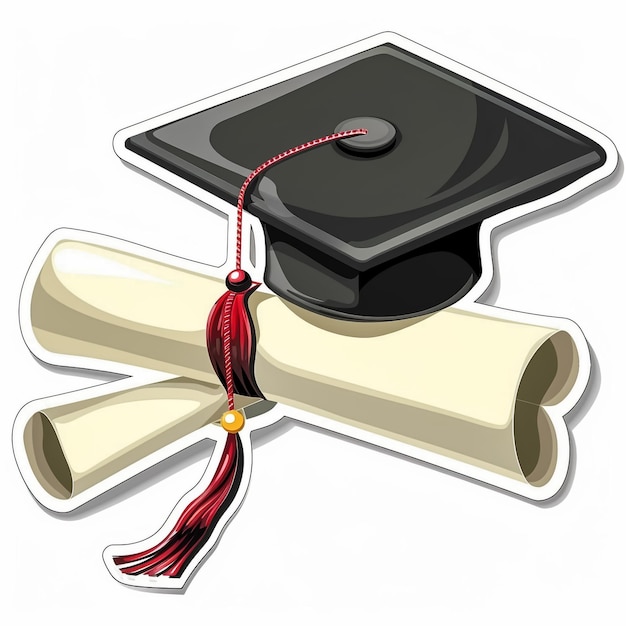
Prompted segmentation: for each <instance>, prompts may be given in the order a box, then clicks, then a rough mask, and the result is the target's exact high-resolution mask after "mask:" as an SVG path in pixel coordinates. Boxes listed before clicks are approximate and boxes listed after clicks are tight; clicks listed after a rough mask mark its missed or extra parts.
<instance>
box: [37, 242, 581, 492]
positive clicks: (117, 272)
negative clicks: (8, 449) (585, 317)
mask: <svg viewBox="0 0 626 626" xmlns="http://www.w3.org/2000/svg"><path fill="white" fill-rule="evenodd" d="M223 292H224V286H223V282H222V281H220V280H219V279H217V278H213V277H210V276H207V275H204V274H202V273H200V272H196V271H192V270H189V269H183V268H180V267H176V265H175V262H173V264H169V263H167V262H163V261H160V260H153V259H149V258H144V257H142V256H139V255H136V254H132V253H128V252H123V251H119V250H115V249H112V248H108V247H106V246H102V245H97V244H93V243H85V242H78V241H72V240H62V241H60V242H58V243H57V244H56V245H55V247H54V248H53V249H52V251H51V253H50V254H49V256H48V257H47V258H46V260H45V262H44V263H43V265H42V267H41V271H40V272H39V274H38V276H37V278H36V280H35V281H34V284H33V293H32V298H31V301H30V306H31V309H30V323H31V324H32V331H33V334H34V337H35V338H36V340H37V341H38V342H39V344H40V345H41V346H42V347H43V348H44V349H45V350H47V351H48V352H51V353H58V354H71V355H76V356H81V357H87V358H90V359H101V360H103V361H105V362H111V361H115V362H118V363H124V364H128V365H131V366H135V367H145V368H150V369H154V370H159V371H163V372H167V373H169V374H172V375H177V376H184V377H187V378H189V379H194V380H198V381H202V382H204V383H209V384H213V385H217V384H219V381H218V378H217V376H216V374H215V373H214V371H213V369H212V367H211V362H210V360H209V357H208V355H207V349H206V344H205V341H206V340H205V325H206V319H207V315H208V313H209V311H210V309H211V307H212V305H213V303H214V302H215V301H216V300H217V299H218V298H219V296H220V295H221V294H222V293H223ZM249 304H250V310H251V312H252V316H253V319H254V324H255V328H256V333H257V354H256V361H255V375H256V380H257V382H258V384H259V386H260V388H261V389H262V391H263V393H264V395H265V397H266V398H267V399H269V400H273V401H278V402H282V403H284V404H287V405H290V406H293V407H296V408H298V409H303V410H306V411H311V412H313V413H316V414H322V415H324V416H326V417H329V418H332V419H333V420H336V421H338V422H341V423H344V424H347V425H350V426H355V427H358V428H360V429H364V430H366V431H369V432H372V433H376V434H379V435H382V436H384V437H386V438H390V439H393V440H396V441H400V442H403V443H406V444H409V445H413V446H418V447H420V448H422V449H424V450H429V451H432V452H434V453H436V454H439V455H443V456H446V457H449V458H452V459H457V460H458V461H461V462H463V463H468V464H471V465H473V466H476V467H479V468H482V469H484V470H487V471H489V472H495V473H496V474H499V475H502V476H506V477H509V478H513V479H514V480H517V481H521V482H523V483H525V484H527V485H532V486H541V485H544V484H545V483H546V482H548V481H549V480H550V479H551V477H552V475H553V473H554V468H555V464H556V462H557V457H558V454H559V452H558V450H557V437H556V436H555V430H554V424H553V422H552V421H551V419H550V417H549V415H548V413H547V412H546V409H545V407H549V406H550V405H553V404H557V403H559V402H560V401H561V400H562V399H563V398H565V396H567V394H568V392H569V391H570V390H571V388H572V386H573V385H574V382H575V381H576V378H577V373H578V365H579V363H578V354H577V350H576V344H575V342H574V340H573V339H572V337H571V336H570V335H569V334H568V333H567V332H564V331H563V330H561V329H559V328H550V327H546V326H542V325H535V324H526V323H521V322H519V321H512V320H510V319H507V318H505V317H502V318H499V317H497V316H496V315H495V312H496V311H497V309H493V308H491V307H480V308H478V307H477V308H476V309H473V310H463V309H460V308H459V309H456V308H449V309H446V310H443V311H440V312H438V313H435V314H432V315H427V316H423V317H419V318H414V319H410V320H401V321H392V322H347V321H339V320H335V319H331V318H326V317H322V316H319V315H316V314H313V313H309V312H306V311H304V310H302V309H299V308H298V307H295V306H292V305H289V304H287V303H285V302H284V301H282V300H281V299H279V298H277V297H275V296H272V295H270V294H267V293H261V292H259V291H257V292H255V293H254V294H253V295H252V296H251V298H250V303H249ZM483 311H484V312H483Z"/></svg>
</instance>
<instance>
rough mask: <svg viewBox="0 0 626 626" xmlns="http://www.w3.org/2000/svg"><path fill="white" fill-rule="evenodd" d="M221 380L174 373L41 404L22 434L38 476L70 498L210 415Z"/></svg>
mask: <svg viewBox="0 0 626 626" xmlns="http://www.w3.org/2000/svg"><path fill="white" fill-rule="evenodd" d="M225 409H226V396H225V393H224V390H223V389H222V387H221V386H219V387H218V386H216V385H207V384H203V383H200V382H198V381H194V380H189V379H184V378H177V379H172V380H166V381H160V382H155V383H153V384H149V385H143V386H140V387H136V388H133V389H126V390H122V391H116V392H113V393H109V394H106V395H102V396H100V397H97V398H89V399H85V400H80V401H77V402H72V403H68V404H64V405H61V406H50V407H47V408H41V409H39V410H38V411H35V412H33V413H32V414H31V416H30V418H29V419H28V420H27V421H26V424H25V427H24V433H23V440H24V451H25V453H26V457H27V459H28V462H29V464H30V468H31V470H32V473H33V475H34V477H35V478H36V480H37V482H38V483H39V484H40V485H41V486H42V487H43V488H44V489H45V491H46V492H47V493H49V494H50V495H51V496H53V497H54V498H58V499H61V500H67V499H69V498H73V497H75V496H76V495H78V494H81V493H83V492H84V491H85V490H87V489H89V488H90V487H93V486H94V485H96V484H98V483H100V482H101V481H103V480H105V479H107V478H109V477H110V476H113V475H114V474H115V473H116V472H119V471H121V470H123V469H125V468H127V467H129V466H131V465H132V464H133V463H135V462H137V461H139V460H141V459H143V458H145V457H147V456H148V455H150V454H152V453H154V452H156V451H157V450H160V449H161V448H163V447H165V446H167V445H169V444H170V443H172V442H174V441H175V440H177V439H179V438H181V437H183V436H185V435H187V434H190V433H192V432H194V431H196V430H197V429H199V428H201V427H202V426H204V425H206V424H208V423H210V422H212V421H213V420H215V419H216V418H219V415H220V414H221V412H222V411H224V410H225Z"/></svg>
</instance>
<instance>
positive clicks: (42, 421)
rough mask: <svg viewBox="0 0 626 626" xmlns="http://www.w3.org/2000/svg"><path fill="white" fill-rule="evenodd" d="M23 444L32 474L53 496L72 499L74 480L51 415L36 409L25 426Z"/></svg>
mask: <svg viewBox="0 0 626 626" xmlns="http://www.w3.org/2000/svg"><path fill="white" fill-rule="evenodd" d="M24 448H25V450H26V456H27V458H28V462H29V463H30V467H31V469H32V471H33V474H34V476H35V478H36V479H37V481H38V482H39V484H40V485H41V486H42V487H43V488H44V489H45V490H46V491H47V492H48V493H49V494H50V495H51V496H53V497H55V498H59V499H61V500H69V499H70V498H71V497H72V495H73V491H74V480H73V478H72V472H71V470H70V468H69V465H68V463H67V460H66V459H65V454H64V453H63V448H62V447H61V442H60V441H59V438H58V436H57V433H56V431H55V429H54V427H53V425H52V422H51V421H50V419H49V418H48V416H47V415H46V414H45V413H43V412H41V411H37V413H34V414H33V416H32V417H31V418H30V419H29V420H28V422H27V423H26V426H25V428H24Z"/></svg>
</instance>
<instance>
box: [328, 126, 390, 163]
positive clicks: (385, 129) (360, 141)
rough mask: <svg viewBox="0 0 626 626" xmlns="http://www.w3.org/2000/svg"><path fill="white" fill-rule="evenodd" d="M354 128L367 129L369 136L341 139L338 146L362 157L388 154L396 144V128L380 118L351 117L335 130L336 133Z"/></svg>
mask: <svg viewBox="0 0 626 626" xmlns="http://www.w3.org/2000/svg"><path fill="white" fill-rule="evenodd" d="M354 128H367V135H356V136H354V137H347V138H346V139H340V140H339V141H338V142H337V144H338V145H339V146H340V147H341V148H343V149H344V150H346V151H347V152H352V153H354V154H358V155H360V156H368V155H372V156H373V155H376V154H381V153H382V152H387V151H388V150H391V148H393V146H394V144H395V143H396V127H395V126H394V125H393V124H391V123H390V122H388V121H387V120H383V119H381V118H380V117H351V118H350V119H349V120H345V121H343V122H341V124H339V126H337V128H335V132H336V133H340V132H341V131H343V130H352V129H354Z"/></svg>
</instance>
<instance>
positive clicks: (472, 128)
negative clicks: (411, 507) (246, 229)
mask: <svg viewBox="0 0 626 626" xmlns="http://www.w3.org/2000/svg"><path fill="white" fill-rule="evenodd" d="M388 39H391V40H394V37H389V38H388ZM395 40H396V41H397V40H400V41H403V40H401V39H400V38H397V37H395ZM484 82H488V79H486V80H485V81H484ZM519 95H521V94H519ZM361 127H363V128H366V129H367V130H368V133H367V135H360V136H353V137H350V138H346V139H343V140H340V141H337V142H332V143H329V144H327V145H322V146H320V147H318V148H316V149H315V150H309V151H306V152H305V153H302V154H301V155H298V156H297V157H295V158H292V159H286V160H284V161H283V162H281V163H278V164H276V165H274V166H273V167H272V169H271V170H270V171H268V172H266V173H265V174H264V175H263V176H262V177H260V178H259V179H258V182H257V183H256V186H254V188H252V189H251V192H252V193H251V197H250V199H249V201H248V202H247V204H246V210H247V211H249V212H250V213H251V214H253V215H255V216H257V217H258V218H259V219H260V220H261V222H262V224H263V229H264V232H265V239H266V250H267V259H266V269H265V278H264V280H265V282H266V284H267V285H268V286H269V287H270V288H271V289H272V290H273V291H274V292H275V293H277V294H278V295H280V296H281V297H283V298H285V299H286V300H289V301H291V302H293V303H295V304H297V305H299V306H301V307H304V308H305V309H308V310H311V311H315V312H318V313H322V314H325V315H329V316H332V317H338V318H345V319H355V320H385V319H398V318H403V317H411V316H414V315H418V314H424V313H428V312H432V311H435V310H438V309H441V308H443V307H445V306H448V305H450V304H452V303H454V302H455V301H457V300H459V299H460V298H461V297H462V296H464V295H465V294H466V293H467V292H468V291H469V290H470V289H471V288H472V286H473V285H474V284H475V283H476V281H477V280H478V278H479V277H480V274H481V259H480V252H479V245H478V231H479V228H480V225H481V223H482V221H483V220H484V219H486V218H488V217H491V216H493V215H495V214H497V213H500V212H502V211H505V210H506V209H509V208H511V207H514V206H519V205H522V204H526V203H529V202H531V201H533V200H537V199H539V198H542V197H545V196H547V195H550V194H552V193H554V192H555V191H558V190H560V189H562V188H564V187H566V186H568V185H570V184H571V183H573V182H574V181H576V180H578V179H580V178H581V177H583V176H585V175H586V174H588V173H590V172H592V171H594V170H597V169H599V168H601V167H602V165H603V164H604V163H605V161H606V159H607V156H606V153H605V150H604V149H603V148H602V147H601V146H600V145H599V144H598V143H597V142H596V141H594V140H593V139H591V138H590V137H588V136H586V135H584V134H582V133H581V132H578V131H577V130H575V129H574V128H571V127H569V126H567V125H565V124H564V123H562V122H560V121H557V120H556V119H552V118H550V117H548V116H547V115H545V114H544V113H542V112H539V111H537V110H533V109H532V108H530V107H529V106H527V105H525V104H522V103H521V102H516V101H515V100H513V99H512V98H511V97H509V96H508V95H503V94H502V93H498V92H496V91H495V90H493V89H492V88H489V87H487V86H485V85H483V84H480V83H479V82H477V80H475V79H470V78H467V77H465V76H462V75H460V74H458V73H455V72H454V71H451V70H450V69H448V68H446V67H442V66H439V65H437V64H435V63H434V62H433V61H432V60H429V59H427V58H422V57H420V56H418V55H417V54H415V53H414V52H411V51H409V50H405V49H402V48H401V47H399V46H398V45H396V44H394V43H388V42H387V43H381V44H379V45H374V46H373V47H371V48H368V49H365V50H362V51H361V52H358V53H355V54H351V55H348V56H346V57H345V58H340V59H338V60H334V61H333V62H330V63H328V64H326V65H322V66H321V67H317V68H315V69H311V70H310V71H306V72H304V73H301V74H297V75H295V76H292V77H291V78H289V79H287V80H283V81H280V82H276V83H275V84H272V85H270V86H267V87H265V88H262V89H258V90H255V91H252V92H250V93H247V94H245V95H243V96H241V97H236V98H233V99H231V100H228V101H225V102H222V103H220V104H218V105H216V106H210V107H209V108H206V109H203V110H199V111H197V112H195V113H193V114H191V115H186V116H185V117H182V118H181V119H175V120H174V121H171V122H169V123H166V124H164V125H159V126H158V127H155V128H150V129H149V130H146V131H143V132H141V133H139V134H136V135H133V136H130V137H128V138H127V139H126V144H125V146H126V149H127V150H129V151H131V152H133V153H135V154H137V155H139V156H141V157H142V158H144V159H147V160H149V161H152V162H153V163H155V164H157V165H158V166H160V167H161V168H164V169H166V170H169V171H170V172H172V173H173V174H175V175H176V176H178V177H181V178H183V179H185V180H187V181H189V182H190V183H192V184H193V185H195V186H198V187H200V188H202V189H203V190H206V191H208V192H209V193H210V194H212V195H213V196H217V197H219V198H221V199H223V200H226V201H227V202H229V203H231V204H236V202H237V197H238V192H239V189H240V187H241V185H242V183H243V181H244V180H245V178H246V177H247V176H248V174H249V173H250V171H251V170H253V169H254V168H255V167H256V166H258V165H259V164H260V163H262V162H264V161H265V160H266V159H268V158H269V157H271V156H273V155H276V154H278V153H281V152H283V151H284V150H287V149H288V148H291V147H292V146H296V145H298V144H302V143H303V142H305V141H307V140H310V139H313V138H316V137H320V136H323V135H328V134H329V133H332V132H333V131H341V130H348V129H354V128H361Z"/></svg>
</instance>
